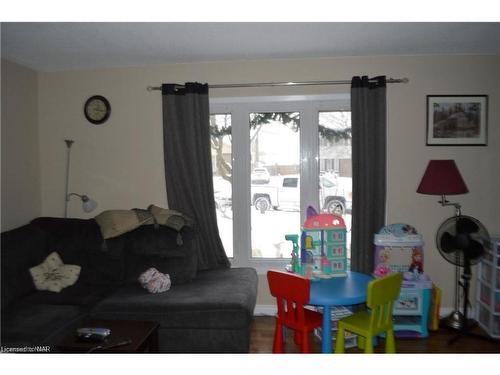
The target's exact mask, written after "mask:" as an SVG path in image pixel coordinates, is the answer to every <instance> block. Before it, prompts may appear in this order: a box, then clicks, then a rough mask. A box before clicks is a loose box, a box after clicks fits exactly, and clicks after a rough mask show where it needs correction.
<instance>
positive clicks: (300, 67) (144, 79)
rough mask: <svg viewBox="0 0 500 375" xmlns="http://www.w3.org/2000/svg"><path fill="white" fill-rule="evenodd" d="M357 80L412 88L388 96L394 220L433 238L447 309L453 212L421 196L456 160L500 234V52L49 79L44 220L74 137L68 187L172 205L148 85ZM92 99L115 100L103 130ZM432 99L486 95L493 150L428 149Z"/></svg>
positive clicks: (112, 202) (481, 214) (435, 269)
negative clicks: (87, 113) (429, 175)
mask: <svg viewBox="0 0 500 375" xmlns="http://www.w3.org/2000/svg"><path fill="white" fill-rule="evenodd" d="M360 74H366V75H370V76H375V75H379V74H385V75H387V76H391V77H395V78H399V77H408V78H409V79H410V83H409V84H393V85H390V86H389V87H388V90H387V92H388V94H387V95H388V176H387V186H388V191H387V221H388V223H393V222H406V223H409V224H412V225H414V226H415V227H416V228H417V230H419V231H420V232H421V233H422V234H423V235H424V238H425V243H426V246H425V269H426V272H427V273H428V274H429V275H430V276H431V277H432V279H433V280H434V281H435V282H436V283H437V284H438V285H439V286H440V287H442V289H443V296H444V299H443V306H445V307H446V306H451V304H452V296H453V290H454V289H453V288H454V287H453V285H454V283H453V275H454V273H453V267H452V266H451V265H450V264H448V263H446V261H444V260H443V259H442V258H441V256H440V255H439V253H438V251H437V249H436V248H435V246H434V236H435V233H436V230H437V228H438V226H439V224H440V223H441V222H442V221H443V220H444V219H445V218H447V217H449V216H451V215H452V214H453V210H452V209H451V208H443V207H440V206H439V205H438V204H437V203H436V201H437V197H431V196H424V195H419V194H417V193H416V192H415V190H416V187H417V185H418V183H419V181H420V178H421V176H422V174H423V171H424V169H425V167H426V165H427V162H428V160H429V159H435V158H453V159H455V160H456V162H457V165H458V167H459V169H460V171H461V172H462V175H463V177H464V179H465V181H466V183H467V185H468V186H469V190H470V193H469V194H466V195H463V196H458V197H457V199H458V200H459V201H460V202H461V203H462V204H463V213H464V214H468V215H471V216H474V217H477V218H478V219H479V220H480V221H481V222H483V223H484V224H485V225H486V227H487V228H488V229H489V231H490V232H491V233H492V234H493V233H496V234H497V235H500V215H499V209H500V204H499V200H498V193H499V192H500V174H499V173H498V172H499V165H500V151H499V147H500V126H499V122H500V106H499V103H500V57H499V56H429V57H412V56H404V57H363V58H361V57H360V58H338V59H333V58H331V59H330V58H322V59H297V60H269V61H265V60H261V61H240V62H229V63H203V64H174V65H161V66H149V67H137V68H120V69H108V70H96V71H72V72H61V73H40V75H39V77H40V79H39V124H40V127H39V131H40V147H41V149H40V152H41V194H42V198H43V201H42V202H43V203H42V207H41V210H42V215H54V216H61V215H62V213H63V207H64V166H65V164H64V163H65V145H64V142H63V140H64V139H65V138H71V139H74V140H75V141H76V143H75V144H74V146H73V150H72V175H71V182H70V186H71V189H70V190H71V191H74V192H78V193H86V194H88V195H90V196H92V197H94V198H95V199H96V200H97V201H98V202H99V211H100V210H105V209H111V208H132V207H145V206H147V205H148V204H150V203H155V204H157V205H160V206H165V205H166V194H165V182H164V172H163V156H162V154H163V151H162V148H163V145H162V130H161V128H162V125H161V122H162V120H161V119H162V114H161V97H160V96H161V94H160V93H159V92H158V91H155V92H148V91H146V86H148V85H159V84H161V83H163V82H180V83H182V82H185V81H199V82H208V83H239V82H270V81H309V80H338V79H349V78H350V77H351V76H353V75H360ZM332 92H349V87H348V86H330V87H328V86H316V87H294V88H291V87H289V88H252V89H250V88H248V89H224V90H212V91H211V96H212V97H217V96H219V97H225V96H233V95H237V96H251V95H274V94H276V95H278V94H280V95H283V94H324V93H332ZM94 94H101V95H104V96H106V97H107V98H108V99H109V100H110V102H111V106H112V114H111V117H110V119H109V121H108V122H107V123H106V124H105V125H101V126H94V125H90V124H89V123H88V122H86V120H85V118H84V116H83V112H82V109H83V108H82V107H83V103H84V102H85V100H86V99H87V98H88V97H89V96H91V95H94ZM428 94H454V95H456V94H467V95H471V94H486V95H489V103H490V108H489V134H488V138H489V140H488V147H427V146H425V125H426V108H425V102H426V95H428ZM94 214H95V213H93V214H90V215H89V214H83V213H82V211H81V208H80V207H79V205H78V202H77V201H76V200H75V201H72V202H71V205H70V209H69V216H74V217H90V216H93V215H94ZM367 214H369V213H367ZM354 251H355V250H354ZM257 303H258V304H273V303H274V301H273V300H272V298H271V297H270V295H269V293H268V290H267V284H266V281H265V276H261V280H260V283H259V296H258V302H257Z"/></svg>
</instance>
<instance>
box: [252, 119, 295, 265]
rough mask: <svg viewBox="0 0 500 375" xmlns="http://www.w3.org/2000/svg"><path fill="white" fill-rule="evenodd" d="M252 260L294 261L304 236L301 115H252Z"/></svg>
mask: <svg viewBox="0 0 500 375" xmlns="http://www.w3.org/2000/svg"><path fill="white" fill-rule="evenodd" d="M249 121H250V152H251V173H252V174H251V202H250V204H251V207H250V210H251V220H252V221H251V223H252V230H251V233H252V237H251V238H252V257H254V258H290V257H291V254H290V243H289V242H288V241H286V240H285V235H286V234H299V233H300V212H299V209H300V181H299V172H300V169H299V164H300V131H299V125H300V123H299V113H298V112H268V113H251V114H250V118H249Z"/></svg>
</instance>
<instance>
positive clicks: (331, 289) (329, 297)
mask: <svg viewBox="0 0 500 375" xmlns="http://www.w3.org/2000/svg"><path fill="white" fill-rule="evenodd" d="M371 280H373V278H372V277H371V276H369V275H365V274H363V273H359V272H354V271H347V277H332V278H329V279H313V280H311V291H310V295H309V304H310V305H315V306H322V307H323V333H322V335H323V337H322V344H321V351H322V352H323V353H332V320H331V314H330V311H331V310H330V308H331V306H339V305H344V306H345V305H356V304H359V303H363V302H365V301H366V288H367V286H368V283H369V282H370V281H371Z"/></svg>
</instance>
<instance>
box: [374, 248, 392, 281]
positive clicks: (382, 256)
mask: <svg viewBox="0 0 500 375" xmlns="http://www.w3.org/2000/svg"><path fill="white" fill-rule="evenodd" d="M389 258H390V253H389V251H387V250H382V251H380V253H379V254H378V259H379V262H378V264H377V266H376V267H375V271H374V272H373V273H374V274H375V276H376V277H383V276H386V275H388V274H389V273H391V269H390V267H389Z"/></svg>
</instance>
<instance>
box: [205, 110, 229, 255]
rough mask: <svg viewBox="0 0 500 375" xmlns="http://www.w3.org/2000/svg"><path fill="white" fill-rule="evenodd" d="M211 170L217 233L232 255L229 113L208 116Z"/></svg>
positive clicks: (227, 252)
mask: <svg viewBox="0 0 500 375" xmlns="http://www.w3.org/2000/svg"><path fill="white" fill-rule="evenodd" d="M210 139H211V143H212V172H213V178H214V198H215V206H216V208H217V210H216V212H217V225H218V226H219V235H220V238H221V240H222V244H223V245H224V249H225V250H226V255H227V256H228V257H230V258H232V257H233V207H232V197H233V193H232V182H231V181H232V163H231V161H232V143H231V114H230V113H223V114H214V115H211V116H210Z"/></svg>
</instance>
